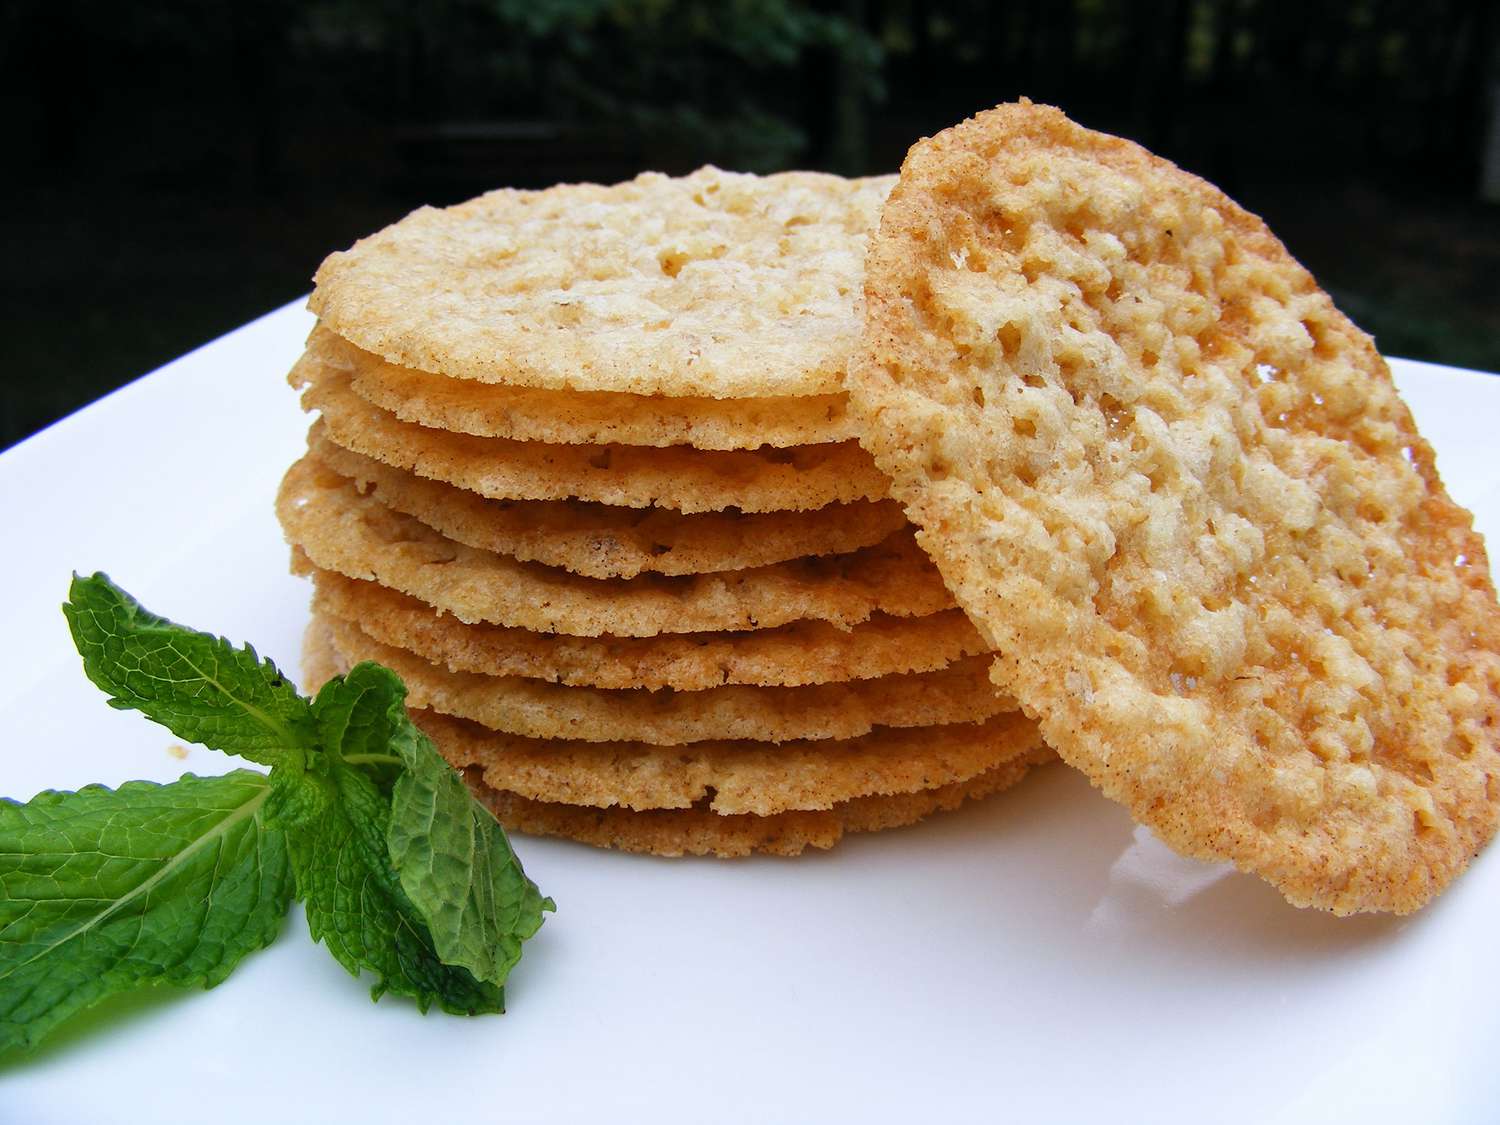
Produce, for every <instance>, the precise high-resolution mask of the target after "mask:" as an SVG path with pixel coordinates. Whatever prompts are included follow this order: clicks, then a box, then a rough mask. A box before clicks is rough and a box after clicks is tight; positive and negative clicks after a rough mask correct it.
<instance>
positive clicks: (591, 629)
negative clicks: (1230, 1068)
mask: <svg viewBox="0 0 1500 1125" xmlns="http://www.w3.org/2000/svg"><path fill="white" fill-rule="evenodd" d="M276 512H277V516H278V517H279V518H280V520H281V526H282V529H283V531H284V532H285V533H286V537H287V539H288V541H289V542H290V543H291V544H292V545H293V546H295V547H300V548H301V549H302V551H303V552H304V553H305V554H306V556H307V558H308V559H309V560H310V561H311V562H312V564H313V565H315V566H318V567H321V568H322V569H324V570H332V571H336V572H338V573H339V574H343V575H346V576H348V577H350V578H362V579H367V580H371V581H377V582H380V583H381V584H382V585H384V586H389V587H391V588H392V589H395V590H400V591H401V592H402V593H405V594H410V595H411V596H412V597H414V598H417V599H419V600H420V601H423V602H426V603H427V604H428V605H430V606H432V607H434V608H435V609H441V610H444V611H446V612H448V613H451V614H452V615H453V616H454V617H457V618H458V619H459V620H460V621H463V622H466V623H471V624H472V623H474V622H478V621H487V622H489V623H490V624H493V625H512V626H519V627H521V628H524V629H532V630H536V631H538V632H543V633H567V634H569V635H572V636H579V637H597V636H601V635H603V634H606V633H608V634H611V635H614V636H626V637H654V636H656V635H657V634H658V633H696V632H704V631H712V630H721V629H730V630H740V629H769V628H774V627H775V626H778V625H785V624H787V623H788V622H791V621H798V620H802V619H804V618H812V619H815V620H820V621H828V622H832V623H834V624H837V625H843V626H849V625H856V624H858V623H860V622H862V621H865V620H867V619H868V618H869V617H870V615H871V614H872V613H887V614H892V615H894V616H898V617H920V616H923V615H925V614H929V613H937V612H938V611H939V610H943V609H948V608H950V607H951V606H952V604H953V601H952V599H951V597H950V596H949V594H948V591H947V590H946V589H945V588H944V587H943V583H942V579H941V578H940V577H939V575H938V573H937V570H936V568H934V567H933V565H932V563H931V562H930V561H928V559H927V557H926V556H925V555H923V554H922V552H921V551H920V550H918V549H917V546H916V544H915V542H913V540H912V538H911V535H910V533H909V532H906V531H900V532H897V533H896V534H895V535H893V536H891V537H890V538H889V539H887V540H886V541H885V542H884V543H881V544H879V545H877V546H875V547H866V548H865V549H864V550H862V551H855V552H853V553H851V554H848V555H831V556H828V557H827V558H816V559H797V560H794V561H792V562H784V563H776V564H775V565H773V566H762V567H756V568H754V569H750V570H732V571H726V572H723V573H718V574H692V575H682V576H679V577H670V578H669V577H663V576H661V575H654V574H647V575H641V576H640V577H638V578H629V579H598V578H584V577H581V576H579V575H577V574H570V573H568V572H567V571H565V570H558V569H556V568H553V567H545V566H539V565H538V564H536V563H525V562H518V561H517V560H516V559H513V558H510V557H509V556H506V555H497V554H494V553H493V552H490V551H479V550H476V549H474V548H473V547H467V546H465V545H464V544H462V543H457V542H454V541H453V540H451V539H448V538H446V537H444V536H443V535H441V534H439V533H438V532H436V531H434V530H433V529H432V528H430V527H428V526H427V525H426V524H424V523H422V522H421V521H419V520H415V519H413V518H412V517H410V516H407V515H403V514H402V513H400V512H396V511H392V510H391V509H390V508H387V507H386V506H385V505H384V504H381V503H380V502H379V501H378V500H376V499H374V498H373V497H370V496H362V495H360V493H359V491H358V489H357V488H356V487H355V486H354V484H353V482H351V481H349V480H346V479H345V478H344V477H341V476H339V475H338V474H337V473H335V472H333V471H332V470H331V469H328V468H327V467H326V466H324V465H322V464H320V463H319V462H318V461H317V460H316V458H314V457H313V456H311V455H309V456H307V457H304V458H303V459H302V460H301V461H298V462H297V463H296V464H295V465H293V466H292V467H291V468H290V469H289V470H287V474H286V477H285V478H284V479H283V481H282V484H281V489H280V491H279V493H278V494H277V499H276Z"/></svg>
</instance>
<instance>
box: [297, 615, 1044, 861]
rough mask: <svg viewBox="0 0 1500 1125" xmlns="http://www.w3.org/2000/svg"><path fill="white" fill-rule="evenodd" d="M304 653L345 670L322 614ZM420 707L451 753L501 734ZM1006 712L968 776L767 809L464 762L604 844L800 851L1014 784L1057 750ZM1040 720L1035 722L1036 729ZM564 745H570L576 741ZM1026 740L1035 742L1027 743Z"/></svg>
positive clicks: (536, 813) (472, 775) (663, 849)
mask: <svg viewBox="0 0 1500 1125" xmlns="http://www.w3.org/2000/svg"><path fill="white" fill-rule="evenodd" d="M302 663H303V668H302V680H301V685H300V686H301V687H302V689H303V691H306V692H311V691H315V690H316V688H317V687H318V685H320V684H322V683H324V682H326V681H327V680H328V679H330V678H331V677H333V676H335V675H338V674H340V673H341V672H342V671H343V670H344V667H343V665H342V662H341V661H340V660H339V658H338V656H337V655H336V654H335V653H334V651H333V648H332V645H331V644H330V643H329V639H328V634H327V631H326V630H325V629H322V628H320V627H318V626H317V624H316V623H314V624H313V625H312V626H310V627H309V628H308V630H307V635H306V638H305V643H304V649H303V661H302ZM424 716H425V719H424ZM416 717H417V718H419V720H423V727H424V729H425V730H426V731H427V732H428V734H429V735H430V736H431V737H432V738H433V740H434V742H435V743H436V744H437V745H438V748H439V749H440V750H441V751H442V752H443V754H444V755H445V756H446V757H447V758H448V759H449V760H450V761H453V762H459V761H462V760H464V759H465V757H466V756H476V757H477V756H478V755H474V754H472V753H471V752H472V751H474V750H475V749H476V748H478V749H479V751H480V753H484V752H487V751H488V750H489V749H491V748H492V747H491V746H489V745H487V744H488V743H493V737H492V738H490V739H485V738H484V737H483V734H482V732H479V734H478V736H477V737H476V731H477V730H478V728H475V727H474V726H473V725H472V724H469V723H463V722H459V721H456V720H451V719H443V718H442V717H441V716H435V715H432V714H431V713H430V712H418V713H417V716H416ZM1012 721H1013V725H1012ZM1005 722H1006V723H1007V725H1008V726H1010V727H1011V729H1010V736H1011V739H1012V741H1013V743H1014V744H1015V745H1009V746H999V747H997V748H998V749H999V750H1000V752H1001V753H1002V754H1006V755H1008V756H1005V757H1003V758H1002V759H1000V760H998V761H997V764H995V765H992V766H990V767H989V768H987V769H983V770H981V771H980V772H978V773H976V774H973V775H972V776H970V777H968V778H965V779H963V780H959V781H952V782H948V783H946V784H940V785H937V786H932V785H930V784H929V783H928V781H927V780H926V779H924V781H923V787H922V788H919V789H916V790H914V791H911V792H906V793H892V794H879V795H870V796H862V797H852V798H849V799H847V800H841V801H835V802H834V803H833V804H831V805H830V806H829V807H827V808H822V809H813V810H800V811H784V812H780V813H771V814H767V815H756V814H753V813H730V814H725V813H721V812H716V811H714V809H713V808H712V807H711V802H710V801H709V800H708V799H707V797H706V794H705V796H704V797H703V798H702V799H700V800H698V801H697V802H696V803H695V804H694V805H692V806H691V807H686V808H670V809H649V810H645V811H635V810H632V809H629V808H626V807H623V806H620V805H612V806H594V807H589V806H580V805H578V804H565V803H557V802H551V801H544V800H536V799H533V798H530V797H526V796H523V795H521V794H519V793H516V792H512V791H509V790H506V789H501V788H493V787H492V786H491V785H489V784H487V783H486V782H485V780H484V778H485V773H486V767H485V766H484V765H483V764H479V763H477V762H476V764H472V765H468V766H466V767H463V772H464V777H465V780H467V781H468V783H469V785H470V787H471V788H473V789H474V790H475V792H476V793H478V794H479V796H480V797H481V798H482V799H484V800H485V801H486V803H487V804H489V805H490V807H491V808H492V809H493V810H494V811H495V814H496V816H497V817H499V819H500V821H501V823H503V824H504V825H505V827H506V828H507V829H513V830H516V831H520V832H529V833H533V834H538V835H551V836H569V837H572V838H573V839H576V840H580V841H582V842H584V843H589V844H593V845H595V846H598V847H614V848H620V849H622V850H625V851H635V852H649V853H654V854H656V855H672V856H675V855H684V854H689V855H717V856H722V857H732V856H742V855H747V854H749V853H750V852H753V851H762V852H768V853H771V854H776V855H797V854H799V853H800V852H801V851H802V850H803V849H804V848H807V847H818V848H828V847H832V846H833V844H835V843H836V842H837V841H838V839H839V837H840V836H841V835H842V834H843V833H844V832H846V831H848V832H874V831H879V830H880V829H884V828H895V827H899V826H901V825H905V824H911V823H914V822H915V821H917V820H920V819H921V818H923V817H925V816H927V815H929V814H930V813H933V812H939V811H944V810H948V809H952V808H956V807H957V806H958V805H959V804H960V803H962V802H963V801H964V800H968V799H975V798H978V797H982V796H985V795H987V794H990V793H995V792H998V791H999V790H1001V789H1005V788H1008V787H1009V786H1011V785H1014V784H1015V783H1016V782H1017V781H1019V780H1021V778H1022V777H1023V776H1025V774H1026V772H1027V771H1028V770H1029V769H1031V768H1032V767H1033V766H1035V765H1040V764H1043V763H1045V762H1048V761H1052V760H1053V759H1054V755H1053V754H1052V752H1051V750H1049V749H1048V748H1047V747H1046V746H1045V745H1043V744H1042V743H1041V741H1040V739H1039V738H1036V737H1034V736H1029V735H1027V733H1026V731H1027V728H1028V727H1031V724H1029V723H1024V721H1023V720H1020V717H1019V716H1014V715H1013V716H1011V718H1010V719H1007V720H1005ZM943 729H944V728H937V732H938V733H939V734H941V732H942V731H943ZM970 729H971V730H976V731H984V730H985V729H986V728H985V727H979V728H970ZM1034 729H1035V728H1034V727H1031V730H1032V731H1033V732H1034ZM915 733H921V732H915ZM445 739H446V740H447V743H448V744H447V745H445ZM997 741H999V740H997ZM540 745H546V744H545V743H542V744H540ZM558 745H560V746H562V747H564V748H566V747H568V745H569V744H568V743H560V744H558ZM731 745H732V744H731ZM856 745H857V744H856ZM1023 746H1029V747H1030V748H1029V749H1020V748H1019V747H1023Z"/></svg>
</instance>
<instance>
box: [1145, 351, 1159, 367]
mask: <svg viewBox="0 0 1500 1125" xmlns="http://www.w3.org/2000/svg"><path fill="white" fill-rule="evenodd" d="M1159 360H1160V357H1159V356H1158V355H1157V354H1156V353H1155V352H1152V351H1145V352H1142V353H1141V364H1142V365H1143V366H1145V367H1155V366H1156V364H1157V362H1158V361H1159Z"/></svg>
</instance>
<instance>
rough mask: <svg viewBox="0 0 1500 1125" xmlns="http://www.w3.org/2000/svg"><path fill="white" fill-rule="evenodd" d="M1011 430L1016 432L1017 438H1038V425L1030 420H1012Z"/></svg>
mask: <svg viewBox="0 0 1500 1125" xmlns="http://www.w3.org/2000/svg"><path fill="white" fill-rule="evenodd" d="M1010 428H1011V429H1012V430H1013V431H1014V432H1015V435H1016V436H1017V437H1022V438H1034V437H1036V423H1035V422H1033V421H1032V420H1031V419H1030V418H1012V419H1011V420H1010Z"/></svg>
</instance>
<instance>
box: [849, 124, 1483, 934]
mask: <svg viewBox="0 0 1500 1125" xmlns="http://www.w3.org/2000/svg"><path fill="white" fill-rule="evenodd" d="M866 298H867V302H868V314H867V320H866V324H865V328H864V334H863V338H862V342H861V346H860V351H859V354H858V355H857V357H856V359H855V361H854V363H853V365H852V368H851V378H850V384H851V385H850V392H851V398H852V406H853V409H854V411H855V414H856V416H857V419H858V421H859V423H860V427H861V433H862V440H863V441H864V443H865V445H866V447H867V448H868V449H869V450H870V451H871V453H872V454H874V456H875V459H876V461H877V463H878V464H879V465H880V467H881V468H882V469H883V470H885V472H886V473H888V474H889V475H890V477H891V478H892V480H893V482H894V483H893V486H892V493H893V495H894V496H895V497H896V498H897V499H899V500H900V501H901V502H902V503H903V504H904V505H905V506H906V508H907V511H908V513H909V515H910V516H911V518H912V519H913V520H914V522H916V523H917V524H918V525H919V526H920V527H921V528H922V532H921V534H920V535H919V542H920V543H921V544H922V546H923V547H924V548H925V549H926V550H927V551H928V553H929V554H930V555H931V556H932V557H933V559H934V560H935V561H936V562H937V565H938V567H939V569H940V570H941V572H942V574H943V576H944V579H945V581H946V583H947V585H948V587H949V589H950V590H951V591H952V592H953V594H954V596H955V598H956V599H957V601H958V602H959V604H960V605H961V606H962V607H963V608H964V609H965V610H966V611H967V612H968V613H969V615H970V616H971V618H972V619H973V620H974V622H975V624H976V625H977V626H978V627H979V629H980V631H981V632H982V633H983V634H984V636H985V639H986V640H987V641H988V642H989V643H991V644H993V645H994V646H995V647H996V648H997V649H998V651H999V653H1000V655H999V657H998V658H997V660H996V663H995V666H994V670H993V675H994V678H995V680H996V682H997V684H999V685H1000V686H1001V688H1002V689H1003V690H1005V691H1007V692H1009V693H1011V694H1012V695H1014V696H1015V697H1016V698H1017V699H1018V700H1019V701H1020V702H1021V704H1022V706H1023V707H1025V708H1026V709H1027V710H1028V712H1030V713H1034V714H1036V715H1037V716H1038V718H1039V721H1040V723H1041V727H1042V730H1043V733H1044V734H1045V736H1046V739H1047V741H1048V742H1049V743H1050V744H1051V745H1052V746H1054V747H1055V748H1056V749H1057V750H1058V752H1059V753H1060V754H1061V755H1062V756H1063V757H1064V758H1065V759H1066V760H1067V761H1069V762H1071V763H1072V764H1074V765H1075V766H1078V767H1079V768H1081V769H1083V770H1084V771H1085V772H1086V773H1088V775H1089V776H1090V777H1091V778H1092V779H1093V780H1094V782H1095V784H1096V785H1098V786H1099V787H1100V788H1102V789H1103V790H1104V792H1105V793H1107V794H1108V795H1109V796H1110V797H1112V798H1114V799H1116V800H1118V801H1120V802H1122V803H1124V804H1125V805H1126V806H1127V807H1128V808H1129V809H1130V810H1131V812H1132V814H1133V815H1134V816H1135V817H1136V818H1137V819H1138V820H1140V821H1141V822H1143V823H1145V824H1148V825H1150V826H1151V827H1152V828H1153V829H1154V830H1155V831H1156V832H1157V833H1158V834H1160V835H1161V836H1162V837H1163V838H1164V839H1165V840H1166V841H1167V842H1168V843H1170V844H1171V845H1173V846H1174V847H1176V848H1177V849H1179V850H1181V851H1182V852H1184V853H1186V854H1189V855H1193V856H1198V857H1202V858H1207V859H1228V860H1232V861H1234V862H1235V863H1236V864H1237V865H1239V866H1240V867H1241V868H1243V869H1245V870H1247V871H1252V872H1254V873H1256V874H1259V875H1261V876H1263V877H1264V878H1266V879H1268V880H1269V881H1270V882H1272V883H1273V884H1274V885H1275V886H1277V887H1278V888H1279V889H1280V890H1281V891H1282V892H1283V893H1284V894H1285V895H1286V896H1287V898H1289V899H1290V900H1291V901H1292V902H1294V903H1297V904H1299V905H1315V906H1319V907H1323V908H1326V909H1330V910H1333V911H1334V912H1336V913H1341V914H1342V913H1350V912H1354V911H1362V910H1387V911H1396V912H1400V913H1404V912H1408V911H1411V910H1415V909H1416V908H1418V907H1420V906H1422V905H1423V904H1424V903H1426V902H1427V901H1428V900H1429V899H1431V898H1432V896H1433V895H1435V894H1436V893H1438V891H1440V890H1441V889H1442V888H1443V887H1444V886H1445V885H1446V884H1447V883H1448V882H1449V881H1450V880H1452V879H1453V878H1454V877H1455V876H1456V875H1457V874H1458V873H1459V872H1460V871H1462V870H1463V868H1464V866H1465V865H1466V864H1467V863H1468V861H1469V860H1470V858H1471V857H1473V856H1474V855H1475V854H1476V853H1477V852H1478V851H1479V849H1481V848H1482V847H1483V846H1484V845H1485V844H1486V843H1487V842H1488V841H1489V839H1490V838H1491V837H1492V836H1493V835H1494V832H1495V829H1496V817H1497V803H1500V751H1497V746H1496V722H1497V718H1500V702H1497V699H1500V694H1497V693H1500V609H1497V607H1496V603H1495V595H1494V590H1493V587H1492V585H1491V582H1490V576H1489V568H1488V563H1487V561H1486V556H1485V552H1484V548H1483V545H1482V542H1481V540H1480V538H1479V536H1478V535H1477V534H1475V532H1474V531H1473V530H1472V527H1471V519H1470V516H1469V514H1468V513H1467V512H1466V511H1464V510H1463V509H1461V508H1459V507H1458V506H1457V505H1456V504H1454V503H1453V501H1452V500H1450V499H1449V497H1448V495H1447V493H1446V492H1445V491H1444V489H1443V486H1442V484H1441V482H1440V481H1439V479H1438V475H1437V472H1436V470H1435V468H1434V464H1433V456H1432V451H1431V449H1430V448H1429V447H1428V445H1427V443H1426V442H1425V441H1423V439H1422V438H1421V436H1420V435H1419V434H1418V433H1417V431H1416V428H1415V426H1414V425H1413V423H1412V420H1411V416H1410V414H1409V412H1408V411H1407V409H1406V407H1405V405H1404V404H1403V403H1402V402H1401V400H1400V398H1399V397H1398V396H1397V394H1396V391H1395V389H1394V387H1393V385H1392V382H1391V378H1390V374H1389V371H1388V370H1387V368H1386V365H1385V363H1384V362H1383V361H1382V360H1381V358H1380V356H1379V355H1378V354H1377V353H1376V351H1375V348H1374V346H1373V345H1372V343H1371V341H1370V340H1369V338H1368V337H1367V336H1365V335H1364V334H1363V333H1361V332H1360V331H1359V330H1358V329H1357V328H1355V327H1354V326H1353V325H1352V324H1351V323H1350V322H1349V321H1348V319H1347V318H1345V317H1344V316H1343V315H1342V314H1340V313H1339V312H1338V311H1337V310H1336V309H1335V308H1334V307H1333V304H1332V303H1331V302H1330V301H1329V299H1328V297H1327V296H1326V295H1325V294H1324V293H1323V292H1321V291H1320V290H1319V289H1318V287H1317V285H1316V283H1315V282H1314V281H1313V279H1312V278H1311V277H1310V276H1309V275H1308V274H1307V272H1306V271H1305V270H1304V269H1302V267H1301V266H1299V265H1298V264H1297V263H1296V262H1295V261H1294V260H1293V259H1292V258H1291V257H1290V255H1288V254H1287V252H1286V250H1285V249H1284V248H1283V247H1282V246H1281V244H1280V243H1279V242H1278V241H1277V240H1276V239H1275V238H1274V237H1273V236H1272V235H1271V233H1270V232H1269V231H1268V230H1267V229H1266V227H1265V225H1264V224H1263V223H1262V222H1261V221H1260V220H1259V219H1257V218H1255V217H1254V216H1252V215H1249V214H1247V213H1246V212H1245V211H1243V210H1242V209H1241V208H1239V207H1238V206H1236V205H1235V204H1234V203H1233V202H1232V201H1231V200H1229V199H1228V198H1226V197H1225V196H1224V195H1223V194H1222V193H1220V192H1219V191H1218V190H1217V189H1215V188H1213V187H1212V186H1211V185H1209V184H1206V183H1204V182H1203V181H1202V180H1199V179H1197V178H1195V177H1193V176H1190V175H1188V174H1186V173H1184V172H1182V171H1181V170H1179V169H1178V168H1176V167H1174V166H1173V165H1171V164H1169V163H1167V162H1166V161H1164V160H1161V159H1158V158H1157V157H1154V156H1152V155H1151V154H1149V153H1147V152H1145V151H1144V150H1142V149H1140V148H1139V147H1137V146H1136V145H1133V144H1130V143H1128V142H1126V141H1122V140H1119V139H1117V138H1113V137H1107V136H1103V135H1100V134H1098V133H1092V132H1090V131H1088V130H1085V129H1082V128H1080V127H1079V126H1077V125H1075V124H1073V123H1072V122H1070V121H1069V120H1068V119H1067V118H1065V117H1064V116H1063V115H1062V114H1061V113H1060V112H1058V111H1057V110H1055V109H1051V108H1048V107H1043V106H1033V105H1031V104H1029V103H1022V104H1020V105H1012V106H1002V107H1000V108H999V109H996V110H994V111H991V112H989V113H984V114H981V115H979V116H978V117H975V118H973V119H971V120H969V121H966V122H964V123H963V124H961V125H958V126H956V127H954V128H952V129H949V130H946V131H945V132H943V133H941V134H939V135H938V136H936V137H933V138H931V139H929V140H926V141H923V142H921V143H919V144H917V145H916V146H914V147H913V149H912V150H911V152H910V154H909V155H908V156H907V159H906V162H905V165H904V166H903V168H902V172H901V178H900V182H899V184H898V185H897V187H896V189H895V190H894V192H893V193H892V196H891V199H890V202H889V204H888V205H887V207H886V210H885V213H884V216H883V218H882V222H881V227H880V231H879V234H878V235H877V236H876V237H875V238H874V239H873V240H872V245H871V252H870V257H869V261H868V265H867V280H866Z"/></svg>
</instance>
